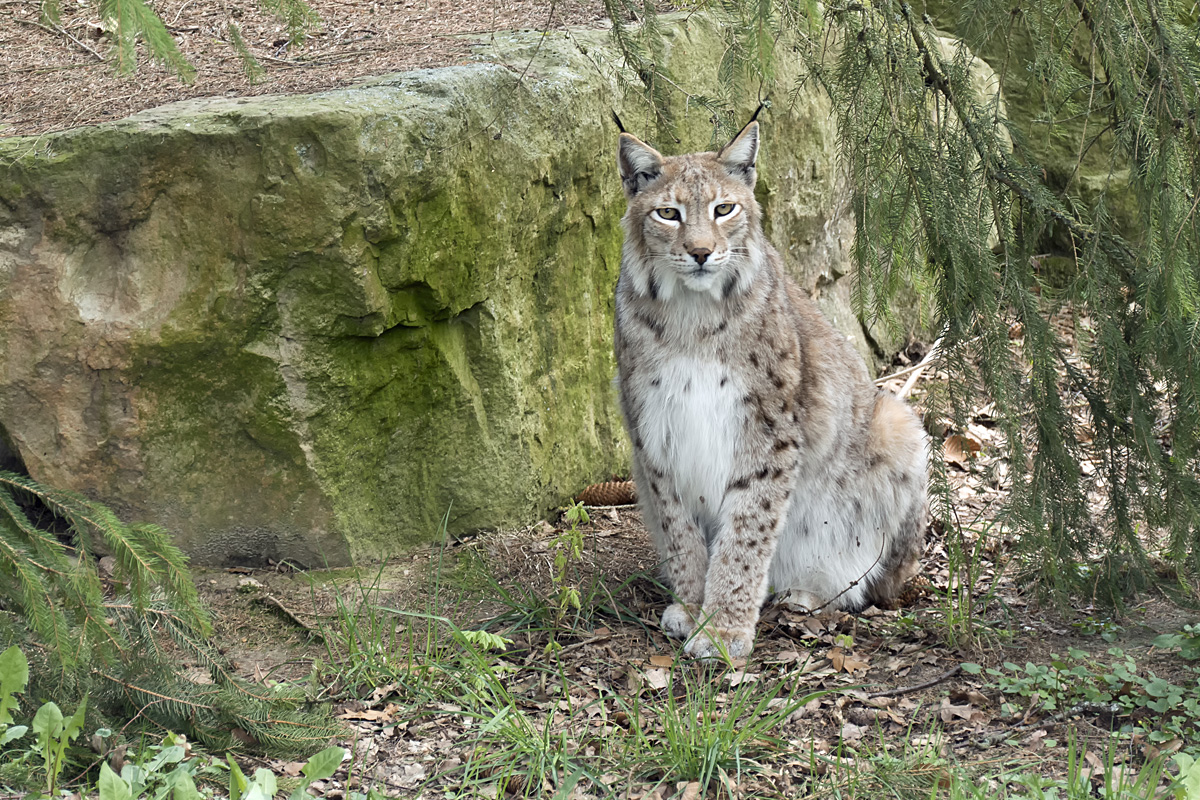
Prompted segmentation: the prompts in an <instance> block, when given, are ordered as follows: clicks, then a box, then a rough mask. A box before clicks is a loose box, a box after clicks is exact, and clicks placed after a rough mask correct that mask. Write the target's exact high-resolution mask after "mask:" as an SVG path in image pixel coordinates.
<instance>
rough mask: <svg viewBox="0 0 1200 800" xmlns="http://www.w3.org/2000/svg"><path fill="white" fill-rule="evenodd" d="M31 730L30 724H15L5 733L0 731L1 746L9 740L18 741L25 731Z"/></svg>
mask: <svg viewBox="0 0 1200 800" xmlns="http://www.w3.org/2000/svg"><path fill="white" fill-rule="evenodd" d="M27 730H29V726H28V725H13V726H12V727H11V728H9V729H8V730H6V731H5V732H4V733H0V747H2V746H4V745H6V744H8V743H9V742H12V741H16V740H17V739H20V738H21V737H22V736H24V735H25V731H27Z"/></svg>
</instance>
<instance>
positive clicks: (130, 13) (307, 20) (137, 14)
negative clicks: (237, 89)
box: [41, 0, 321, 83]
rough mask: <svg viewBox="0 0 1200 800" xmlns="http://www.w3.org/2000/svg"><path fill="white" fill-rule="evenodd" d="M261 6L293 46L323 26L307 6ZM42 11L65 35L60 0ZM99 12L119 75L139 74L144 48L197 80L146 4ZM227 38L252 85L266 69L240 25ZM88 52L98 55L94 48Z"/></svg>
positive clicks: (112, 4)
mask: <svg viewBox="0 0 1200 800" xmlns="http://www.w3.org/2000/svg"><path fill="white" fill-rule="evenodd" d="M260 5H261V6H262V7H263V8H264V9H265V10H267V11H268V12H270V13H272V14H274V15H275V16H276V17H278V18H279V19H281V20H283V22H284V24H285V25H286V27H287V33H288V39H289V40H290V41H291V42H292V43H294V44H299V43H301V42H303V41H304V39H305V37H306V36H307V35H308V32H309V31H310V30H312V29H313V28H315V27H316V26H318V25H319V24H320V21H321V20H320V17H319V16H318V15H317V13H316V12H315V11H313V9H312V7H311V6H310V5H308V3H307V2H305V0H260ZM41 10H42V17H43V21H44V22H46V23H49V25H50V27H51V28H52V29H54V30H58V31H60V32H63V33H64V34H65V31H62V28H61V27H59V25H58V23H59V22H60V21H61V16H62V5H61V0H42V6H41ZM99 12H100V20H101V23H102V25H103V26H104V27H105V28H106V29H107V30H110V31H111V32H112V38H113V46H112V54H113V64H114V65H115V67H116V69H117V71H118V72H120V73H121V74H124V75H129V74H132V73H133V72H135V71H136V70H137V65H138V45H139V44H141V45H143V46H144V47H145V52H146V54H147V55H148V56H149V57H150V59H151V60H153V61H157V62H159V63H160V64H162V65H163V66H164V67H166V69H167V70H168V71H169V72H171V73H172V74H174V75H176V76H178V77H179V78H180V79H181V80H182V81H183V82H184V83H190V82H191V81H192V80H193V78H195V75H196V70H195V68H194V67H193V66H192V65H191V63H189V62H188V60H187V58H186V57H185V56H184V55H183V53H182V52H181V51H180V50H179V46H178V45H177V44H176V43H175V37H174V36H172V35H171V32H170V31H169V30H168V29H167V26H166V25H165V24H164V23H163V21H162V18H161V17H160V16H159V15H158V13H157V12H156V11H155V10H154V8H152V7H151V5H150V4H149V3H148V2H147V0H100V3H99ZM227 33H228V35H229V39H230V42H229V43H230V46H231V47H232V48H233V49H234V52H236V53H237V56H238V58H239V59H240V60H241V61H242V65H243V68H244V70H245V72H246V76H247V77H248V78H249V80H250V81H251V82H252V83H253V82H254V81H255V80H257V79H258V77H259V76H260V75H261V73H262V67H261V65H260V64H259V63H258V61H257V59H255V58H254V56H253V54H251V53H250V50H249V48H248V47H247V46H246V43H245V41H244V40H243V39H242V36H241V31H240V29H239V28H238V26H237V25H236V24H234V23H233V22H230V23H229V25H228V26H227ZM75 41H76V44H79V45H80V46H85V45H82V43H81V42H78V41H77V40H75ZM87 49H88V50H89V51H91V52H93V53H94V52H95V51H94V50H92V48H90V47H88V48H87Z"/></svg>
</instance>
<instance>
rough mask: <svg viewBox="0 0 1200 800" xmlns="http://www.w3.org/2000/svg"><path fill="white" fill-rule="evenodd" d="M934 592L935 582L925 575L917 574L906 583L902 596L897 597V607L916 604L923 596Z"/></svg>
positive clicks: (895, 604) (901, 592) (895, 605)
mask: <svg viewBox="0 0 1200 800" xmlns="http://www.w3.org/2000/svg"><path fill="white" fill-rule="evenodd" d="M932 593H933V584H932V583H930V582H929V579H928V578H926V577H925V576H924V575H915V576H913V577H912V578H910V579H909V580H908V583H906V584H904V588H903V589H901V590H900V596H899V597H897V598H896V602H895V603H894V607H895V608H907V607H908V606H912V605H916V604H917V602H919V601H920V600H921V599H922V598H925V597H928V596H929V595H930V594H932Z"/></svg>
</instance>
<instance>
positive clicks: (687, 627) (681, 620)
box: [659, 603, 698, 639]
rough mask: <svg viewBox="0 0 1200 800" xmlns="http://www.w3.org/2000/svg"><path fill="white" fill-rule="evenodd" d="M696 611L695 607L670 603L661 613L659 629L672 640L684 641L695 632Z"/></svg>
mask: <svg viewBox="0 0 1200 800" xmlns="http://www.w3.org/2000/svg"><path fill="white" fill-rule="evenodd" d="M697 610H698V609H697V608H696V607H695V606H690V605H685V604H684V603H671V605H669V606H667V610H666V611H664V612H663V615H662V622H660V623H659V627H660V628H662V632H663V633H665V634H666V635H667V636H670V637H671V638H672V639H686V638H687V637H689V636H691V635H692V631H694V630H696V612H697Z"/></svg>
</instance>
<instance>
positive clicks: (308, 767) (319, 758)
mask: <svg viewBox="0 0 1200 800" xmlns="http://www.w3.org/2000/svg"><path fill="white" fill-rule="evenodd" d="M345 757H346V751H345V750H343V749H342V748H340V747H328V748H326V749H324V750H322V751H321V752H319V753H317V754H316V755H315V756H313V757H312V758H310V759H309V760H308V763H306V764H305V765H304V766H303V767H302V768H301V770H300V771H301V772H303V773H304V777H305V778H307V779H308V782H309V783H311V782H312V781H322V780H325V779H326V778H328V777H329V776H330V775H332V774H333V773H334V772H336V771H337V768H338V766H339V765H340V764H341V763H342V759H344V758H345Z"/></svg>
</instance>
